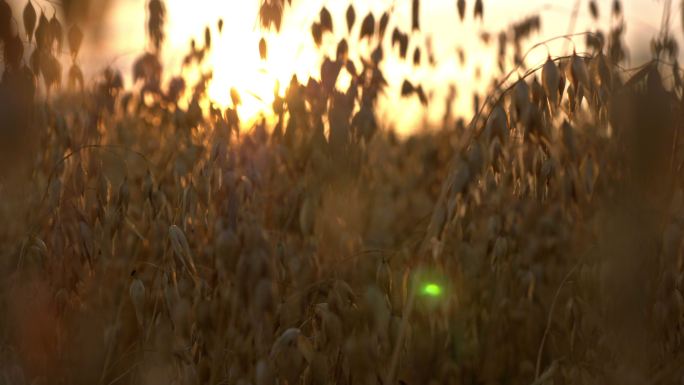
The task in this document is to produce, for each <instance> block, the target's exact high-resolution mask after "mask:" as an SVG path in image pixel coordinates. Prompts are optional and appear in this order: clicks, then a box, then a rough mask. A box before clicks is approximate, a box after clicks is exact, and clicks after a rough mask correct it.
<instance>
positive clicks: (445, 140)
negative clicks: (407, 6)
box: [0, 0, 684, 385]
mask: <svg viewBox="0 0 684 385" xmlns="http://www.w3.org/2000/svg"><path fill="white" fill-rule="evenodd" d="M8 1H9V2H12V1H13V0H0V47H2V60H1V61H0V70H1V71H2V81H1V82H0V142H1V143H0V384H3V385H4V384H7V385H28V384H41V385H42V384H45V385H49V384H102V385H114V384H178V385H180V384H189V385H190V384H192V385H200V384H211V385H219V384H221V385H224V384H239V385H248V384H253V385H267V384H280V385H299V384H306V385H309V384H312V385H313V384H316V385H325V384H339V385H347V384H349V385H351V384H363V385H371V384H372V385H376V384H377V385H389V384H393V385H394V384H402V385H420V384H430V385H433V384H434V385H436V384H455V385H456V384H458V385H460V384H464V385H465V384H473V385H475V384H482V385H494V384H510V385H516V384H525V385H529V384H534V385H542V384H544V385H550V384H554V385H563V384H567V385H570V384H615V385H617V384H635V385H636V384H652V385H656V384H684V297H683V294H684V249H683V245H682V241H683V237H684V138H683V137H682V135H681V134H680V132H681V131H682V129H684V100H683V94H684V82H683V81H682V75H683V73H682V69H681V68H680V66H679V64H678V61H677V58H678V48H677V43H676V39H675V38H674V36H675V35H677V34H681V33H682V31H679V30H676V29H674V28H670V26H669V23H668V22H666V21H664V22H663V25H662V26H661V32H660V33H658V34H655V35H654V36H653V39H652V44H651V46H652V47H651V49H652V52H651V55H652V60H650V61H648V62H646V63H639V64H638V65H636V66H635V65H634V64H633V63H631V64H630V63H629V62H628V61H627V54H628V47H627V46H626V43H625V41H624V38H623V31H624V27H625V21H624V20H623V19H622V15H621V12H622V10H621V3H620V2H619V1H615V2H613V3H612V4H611V8H609V10H610V12H611V13H612V17H613V18H614V20H615V22H614V23H613V27H612V29H610V30H603V31H599V30H597V31H590V32H577V31H574V32H572V33H571V34H570V35H567V36H564V37H557V38H555V39H554V40H563V39H571V40H573V41H574V42H578V43H577V44H578V47H579V42H581V43H582V47H586V49H584V48H582V49H581V51H582V52H580V50H579V49H578V50H575V51H573V50H569V52H570V53H568V52H553V51H552V50H549V54H548V59H547V60H546V62H545V63H542V64H541V65H539V66H531V65H530V63H528V62H526V60H525V59H526V56H527V53H528V49H532V48H530V47H533V48H534V47H539V46H543V45H544V44H547V43H548V41H537V40H535V39H536V38H537V36H536V35H535V31H537V30H538V29H539V24H540V22H541V21H543V20H541V21H540V18H539V17H534V16H532V17H528V18H525V19H523V20H522V21H520V22H519V23H515V24H513V27H512V28H511V29H509V30H504V31H501V32H500V33H499V31H493V32H492V37H491V40H492V42H491V44H495V45H496V44H498V46H499V52H500V57H499V58H498V66H499V67H500V68H499V71H500V72H498V73H497V74H495V75H494V76H493V78H492V79H491V84H492V85H491V87H490V88H489V91H488V92H487V93H486V94H481V95H475V96H472V95H465V96H464V95H460V97H467V98H471V97H472V98H473V99H474V104H475V108H476V113H475V114H469V116H460V117H459V116H455V115H454V116H453V117H452V116H445V119H444V123H443V124H442V125H440V126H439V127H432V128H430V129H418V127H417V129H416V130H415V131H414V132H412V133H410V134H408V135H400V134H398V133H396V132H395V131H394V130H393V129H392V127H391V125H389V124H387V123H386V122H384V121H383V120H382V119H381V117H380V116H379V115H378V114H377V105H378V103H379V100H380V99H381V98H390V99H391V98H395V99H399V98H405V99H411V98H415V100H416V101H417V102H418V103H422V104H423V105H424V106H425V107H424V108H429V106H430V105H431V104H443V103H444V102H445V101H443V100H435V99H434V98H432V97H431V94H430V92H429V90H427V89H424V87H423V86H422V85H421V84H415V82H412V81H410V80H405V81H403V84H402V86H401V89H400V90H398V91H397V92H395V90H392V91H390V90H388V89H387V79H386V78H385V75H384V72H383V63H384V62H385V61H387V60H399V61H406V62H409V63H414V64H415V65H419V64H421V62H425V63H427V62H428V61H430V60H431V53H430V51H429V49H426V48H425V47H423V48H422V49H421V48H415V49H414V48H413V47H414V45H411V44H410V39H411V36H412V34H411V32H412V31H415V30H420V28H421V22H422V23H425V22H427V21H425V20H421V19H420V17H419V11H418V10H419V7H420V6H429V5H428V1H426V0H423V1H422V4H421V2H420V1H419V0H412V1H411V6H412V9H413V13H412V18H411V20H405V21H403V22H402V23H403V24H402V25H405V26H407V27H404V29H401V28H399V27H394V25H395V24H393V23H394V21H392V17H393V13H392V9H391V8H388V9H387V12H385V13H382V14H373V13H368V14H360V13H358V14H357V12H356V11H355V8H354V7H353V6H351V5H350V6H349V7H348V8H346V9H347V11H346V13H345V14H344V15H336V14H331V12H330V11H329V10H328V9H326V8H323V9H321V10H314V11H312V12H313V13H314V14H316V15H317V16H316V18H315V21H314V23H313V25H311V26H304V28H307V35H306V36H307V39H313V40H314V42H315V43H317V44H321V43H322V42H323V40H324V39H325V38H326V35H329V34H332V33H333V31H338V32H339V31H344V33H345V34H346V35H347V37H346V38H344V39H342V40H340V41H339V42H338V43H337V44H336V47H335V49H334V52H332V53H329V52H325V51H324V50H323V49H321V66H320V72H319V73H318V74H316V75H317V76H312V77H311V78H309V79H301V78H297V77H292V79H291V81H290V82H289V84H287V85H283V88H285V89H286V91H285V92H282V93H281V92H278V88H277V87H276V86H275V85H274V95H273V103H271V104H272V105H270V106H269V109H268V111H265V112H264V113H263V116H262V117H257V118H256V119H247V118H245V117H243V116H240V114H239V106H240V105H241V103H242V99H243V98H245V97H246V96H245V95H244V94H241V93H240V91H239V90H237V89H232V90H230V96H231V103H229V104H228V105H227V106H218V105H215V104H213V103H211V102H210V101H208V100H207V96H206V92H207V87H208V85H209V84H210V82H211V81H212V74H211V73H206V72H205V73H201V75H200V76H198V77H196V78H195V79H193V80H192V81H190V80H189V79H187V78H185V77H184V76H182V75H179V74H176V73H175V72H174V70H173V69H167V68H165V66H164V63H162V62H161V61H160V59H159V53H160V52H161V51H162V50H163V49H164V41H165V28H166V25H165V12H166V8H165V3H164V2H163V1H162V0H149V1H146V4H145V8H143V9H140V12H146V14H147V24H146V29H147V39H148V42H149V44H148V49H147V50H146V51H145V52H139V53H138V54H137V59H136V61H135V63H134V66H133V68H117V67H115V66H112V67H108V68H104V69H98V71H97V74H96V75H95V76H92V77H89V76H84V69H83V68H81V67H80V65H79V63H80V62H79V55H81V54H82V52H81V44H82V43H81V42H82V41H83V39H84V36H86V35H87V34H88V33H90V32H89V29H87V28H85V27H82V26H80V24H79V22H78V19H77V18H76V17H75V16H72V15H71V12H70V11H69V10H70V9H73V8H74V7H79V6H82V5H83V4H82V3H84V1H83V0H81V1H75V0H71V1H70V0H64V1H59V2H57V3H58V4H57V5H55V6H54V7H57V8H60V7H64V10H60V11H59V12H57V11H56V10H55V11H54V12H53V10H52V9H49V8H47V7H43V6H42V4H47V3H43V2H38V1H37V0H30V1H28V0H26V1H25V0H20V1H21V2H22V4H21V7H20V9H21V10H22V12H21V13H20V14H18V13H16V12H12V9H13V8H11V7H10V5H9V3H8ZM17 1H19V0H17ZM255 1H256V0H255ZM399 1H402V0H399ZM297 3H305V0H292V1H290V0H261V1H260V4H261V8H260V15H259V21H260V24H259V26H258V28H262V29H263V30H269V31H278V29H279V28H280V23H281V19H282V18H286V17H287V13H288V11H289V8H290V7H294V6H297ZM483 3H484V4H483ZM578 3H581V4H582V8H581V11H582V12H590V13H595V12H597V9H596V7H597V5H596V2H594V1H586V2H585V1H581V2H578ZM661 3H662V2H661ZM661 3H659V6H660V5H662V4H661ZM664 3H665V4H666V5H667V6H670V5H671V4H670V3H671V1H667V0H666V1H664ZM456 4H457V9H458V11H459V13H458V14H454V23H458V22H459V19H460V20H462V19H464V18H482V17H485V11H486V6H487V1H486V0H467V1H464V0H458V1H457V2H456ZM299 6H302V5H301V4H300V5H299ZM303 6H305V5H303ZM678 6H679V4H676V5H672V12H674V13H673V15H672V16H675V15H679V13H678V12H679V8H678ZM53 14H56V16H53ZM665 14H666V16H667V18H665V17H664V20H669V18H670V12H669V11H666V12H665ZM333 21H335V23H334V22H333ZM217 23H218V24H217ZM222 24H223V21H218V20H216V21H211V28H209V27H207V32H206V34H205V36H202V37H200V38H198V39H197V42H196V43H195V42H194V41H193V45H192V47H191V49H190V50H189V51H188V52H186V56H185V60H184V68H187V69H192V68H203V67H202V63H203V60H204V57H205V54H207V53H208V52H209V51H210V50H211V49H212V45H211V42H212V36H213V34H215V33H216V31H215V30H216V28H217V25H218V29H221V28H222ZM20 26H21V27H20ZM309 28H310V31H309ZM309 32H310V33H309ZM473 38H477V37H473ZM483 39H484V37H483ZM487 39H489V37H487ZM359 42H361V43H359ZM357 44H364V45H365V46H369V47H371V49H369V50H368V52H365V53H361V54H359V50H357V49H355V48H354V47H356V46H357ZM409 47H412V48H411V49H409ZM258 48H259V53H260V55H261V56H262V58H265V57H267V56H268V55H269V48H270V47H269V41H268V40H267V39H263V40H261V41H260V43H259V47H258ZM352 52H353V54H352ZM462 54H466V53H462ZM356 56H360V57H356ZM492 60H494V61H497V58H492ZM123 73H131V74H132V80H131V81H130V82H128V81H125V80H124V79H125V76H124V74H123ZM341 74H344V76H347V77H348V78H349V79H350V81H349V84H348V86H347V87H346V88H344V89H340V87H339V86H338V82H337V80H338V77H340V76H342V75H341ZM285 86H286V87H285ZM226 92H229V91H228V90H226Z"/></svg>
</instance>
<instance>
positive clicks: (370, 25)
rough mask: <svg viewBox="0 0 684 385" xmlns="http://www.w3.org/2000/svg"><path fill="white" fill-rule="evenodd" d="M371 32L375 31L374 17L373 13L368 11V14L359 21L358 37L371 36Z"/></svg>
mask: <svg viewBox="0 0 684 385" xmlns="http://www.w3.org/2000/svg"><path fill="white" fill-rule="evenodd" d="M373 33H375V17H374V16H373V13H371V12H368V15H366V17H365V18H364V19H363V21H362V22H361V32H360V37H359V39H361V40H363V39H364V38H366V37H367V38H369V39H370V38H372V37H373Z"/></svg>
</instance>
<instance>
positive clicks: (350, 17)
mask: <svg viewBox="0 0 684 385" xmlns="http://www.w3.org/2000/svg"><path fill="white" fill-rule="evenodd" d="M345 18H346V20H347V30H348V31H349V32H351V29H352V27H353V26H354V22H355V21H356V12H355V11H354V7H353V6H352V5H351V4H350V5H349V7H347V12H346V14H345Z"/></svg>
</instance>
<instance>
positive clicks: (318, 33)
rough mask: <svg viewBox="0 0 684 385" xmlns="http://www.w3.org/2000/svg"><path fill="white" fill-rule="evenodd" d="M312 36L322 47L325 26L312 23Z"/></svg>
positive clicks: (317, 44)
mask: <svg viewBox="0 0 684 385" xmlns="http://www.w3.org/2000/svg"><path fill="white" fill-rule="evenodd" d="M311 36H312V37H313V39H314V42H315V43H316V46H317V47H320V45H321V43H322V42H323V27H321V25H320V24H319V23H313V24H311Z"/></svg>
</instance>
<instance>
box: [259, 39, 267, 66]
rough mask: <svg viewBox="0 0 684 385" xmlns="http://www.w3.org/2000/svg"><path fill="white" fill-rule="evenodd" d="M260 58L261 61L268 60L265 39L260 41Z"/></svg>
mask: <svg viewBox="0 0 684 385" xmlns="http://www.w3.org/2000/svg"><path fill="white" fill-rule="evenodd" d="M259 56H260V57H261V60H266V57H268V50H267V47H266V40H265V39H264V38H263V37H262V38H261V39H259Z"/></svg>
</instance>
